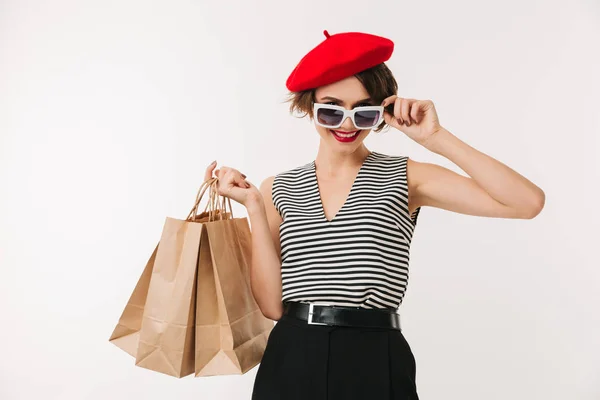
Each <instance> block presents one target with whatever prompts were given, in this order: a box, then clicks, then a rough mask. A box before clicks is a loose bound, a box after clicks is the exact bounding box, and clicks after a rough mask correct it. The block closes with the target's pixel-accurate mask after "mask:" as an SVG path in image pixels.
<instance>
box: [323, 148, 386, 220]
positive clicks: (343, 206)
mask: <svg viewBox="0 0 600 400" xmlns="http://www.w3.org/2000/svg"><path fill="white" fill-rule="evenodd" d="M374 153H375V152H374V151H371V152H369V154H368V155H367V156H366V157H365V159H364V160H363V162H362V164H361V166H360V168H359V169H358V172H357V173H356V176H355V177H354V181H353V182H352V186H351V187H350V191H349V192H348V194H347V195H346V200H344V203H343V204H342V206H341V207H340V208H339V209H338V210H337V212H336V213H335V215H334V216H333V217H332V218H331V219H327V216H326V215H325V207H324V206H323V199H322V197H321V189H320V188H319V180H318V179H317V166H316V160H313V162H312V163H311V169H312V176H313V179H314V182H315V186H316V187H317V201H318V202H319V205H320V208H321V217H322V219H323V220H324V221H325V222H326V223H327V224H331V223H333V222H334V221H335V220H336V218H337V217H338V216H339V215H340V213H341V212H342V211H343V210H344V208H345V207H346V204H348V200H350V197H351V196H352V193H353V192H354V187H355V186H356V183H357V181H358V180H359V178H360V176H361V174H362V171H363V169H364V167H365V165H366V164H367V161H368V160H369V159H370V158H371V156H372V155H373V154H374Z"/></svg>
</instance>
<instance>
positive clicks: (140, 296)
mask: <svg viewBox="0 0 600 400" xmlns="http://www.w3.org/2000/svg"><path fill="white" fill-rule="evenodd" d="M194 217H195V219H194V220H195V221H196V222H204V221H208V220H209V218H215V215H210V213H209V212H203V213H201V214H198V215H195V216H194ZM216 217H219V211H217V213H216ZM157 250H158V245H156V247H155V249H154V251H153V252H152V255H151V256H150V258H149V259H148V262H147V263H146V266H145V268H144V271H143V272H142V275H141V276H140V278H139V280H138V282H137V284H136V286H135V289H134V290H133V293H132V294H131V296H130V298H129V300H128V301H127V305H126V306H125V309H124V310H123V312H122V314H121V317H120V318H119V322H118V323H117V326H116V327H115V328H114V330H113V332H112V334H111V336H110V338H109V341H110V342H111V343H113V344H114V345H116V346H117V347H119V348H120V349H122V350H124V351H125V352H127V353H128V354H130V355H131V356H133V357H135V356H136V354H137V349H138V343H139V331H140V328H141V326H142V316H143V314H144V307H145V304H146V298H147V296H148V287H149V286H150V277H151V275H152V270H153V267H154V260H155V259H156V252H157Z"/></svg>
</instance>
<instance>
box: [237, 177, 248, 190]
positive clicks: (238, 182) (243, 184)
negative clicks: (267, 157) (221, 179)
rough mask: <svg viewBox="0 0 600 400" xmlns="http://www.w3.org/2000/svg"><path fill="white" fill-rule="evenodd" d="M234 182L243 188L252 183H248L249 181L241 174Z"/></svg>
mask: <svg viewBox="0 0 600 400" xmlns="http://www.w3.org/2000/svg"><path fill="white" fill-rule="evenodd" d="M234 182H235V183H236V185H238V186H239V187H242V188H248V187H250V185H248V183H247V182H246V181H245V180H244V178H242V177H241V176H236V177H235V179H234Z"/></svg>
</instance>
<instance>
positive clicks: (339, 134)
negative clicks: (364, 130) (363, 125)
mask: <svg viewBox="0 0 600 400" xmlns="http://www.w3.org/2000/svg"><path fill="white" fill-rule="evenodd" d="M329 131H330V132H331V134H332V135H333V137H334V138H335V139H336V140H337V141H338V142H343V143H348V142H353V141H355V140H356V138H357V137H358V135H359V134H360V130H358V131H349V132H344V131H334V130H333V129H330V130H329Z"/></svg>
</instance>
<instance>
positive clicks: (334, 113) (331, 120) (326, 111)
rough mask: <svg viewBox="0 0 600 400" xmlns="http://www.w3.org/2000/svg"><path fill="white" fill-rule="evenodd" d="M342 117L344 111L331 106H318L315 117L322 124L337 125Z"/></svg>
mask: <svg viewBox="0 0 600 400" xmlns="http://www.w3.org/2000/svg"><path fill="white" fill-rule="evenodd" d="M343 117H344V112H343V111H341V110H333V109H331V108H319V109H318V110H317V119H318V121H319V122H320V123H321V124H323V125H329V126H335V125H338V124H339V123H340V122H341V121H342V118H343Z"/></svg>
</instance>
